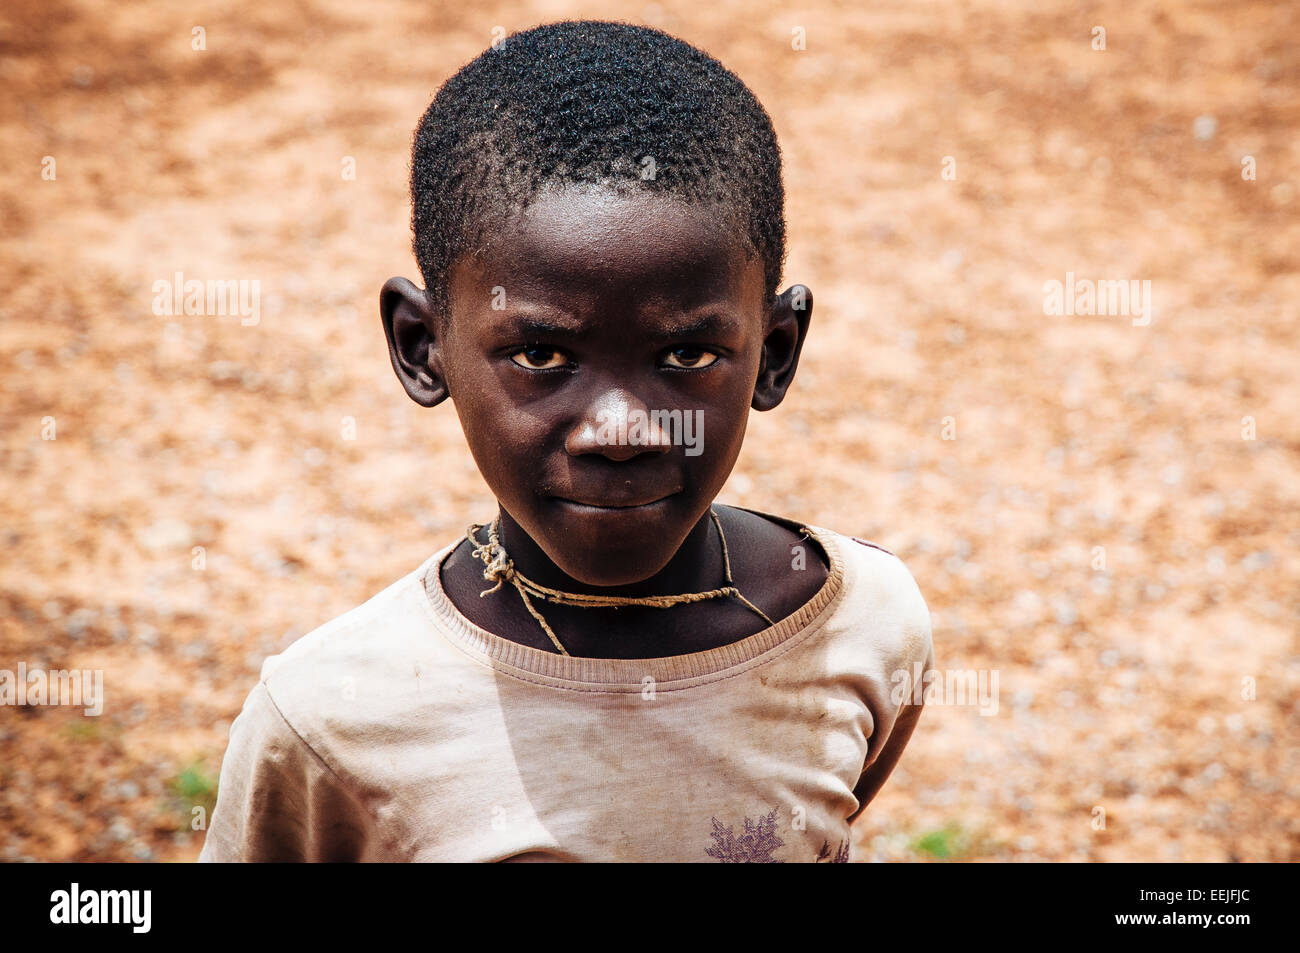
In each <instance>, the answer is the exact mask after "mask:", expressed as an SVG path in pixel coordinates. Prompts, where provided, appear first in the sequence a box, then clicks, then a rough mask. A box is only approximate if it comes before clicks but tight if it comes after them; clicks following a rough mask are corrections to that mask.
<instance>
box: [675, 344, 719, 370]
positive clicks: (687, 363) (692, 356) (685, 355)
mask: <svg viewBox="0 0 1300 953" xmlns="http://www.w3.org/2000/svg"><path fill="white" fill-rule="evenodd" d="M717 359H718V355H716V354H714V353H713V352H712V351H706V350H704V348H702V347H675V348H673V349H672V350H671V351H669V352H668V353H667V355H665V357H664V363H665V364H667V365H668V366H669V367H685V368H699V367H708V366H709V365H710V364H712V363H713V362H714V361H716V360H717Z"/></svg>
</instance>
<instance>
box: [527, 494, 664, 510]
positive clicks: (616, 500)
mask: <svg viewBox="0 0 1300 953" xmlns="http://www.w3.org/2000/svg"><path fill="white" fill-rule="evenodd" d="M678 492H679V491H677V490H673V491H671V492H668V493H661V492H654V493H647V492H640V493H636V494H631V493H619V494H608V495H604V494H600V495H598V494H579V493H572V494H569V495H567V496H561V495H559V494H555V495H554V497H553V498H554V499H556V500H558V501H559V502H561V503H569V504H572V505H574V506H586V507H590V508H592V509H600V510H630V509H635V508H637V507H640V506H650V505H652V504H655V503H660V502H662V501H664V500H666V499H668V498H669V497H671V496H676V495H677V493H678Z"/></svg>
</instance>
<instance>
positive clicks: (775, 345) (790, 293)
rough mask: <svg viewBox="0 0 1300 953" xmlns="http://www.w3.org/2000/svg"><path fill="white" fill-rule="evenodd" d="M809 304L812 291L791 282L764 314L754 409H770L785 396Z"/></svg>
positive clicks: (805, 328)
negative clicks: (768, 311)
mask: <svg viewBox="0 0 1300 953" xmlns="http://www.w3.org/2000/svg"><path fill="white" fill-rule="evenodd" d="M812 305H813V301H812V292H811V291H809V290H808V288H807V287H806V286H804V285H791V286H790V287H789V288H787V289H786V290H785V293H784V294H780V295H777V298H776V301H775V302H774V303H773V305H772V311H771V313H770V315H769V317H768V325H767V327H768V331H767V337H765V338H764V339H763V358H762V361H761V362H760V363H759V366H758V380H757V382H755V384H754V399H753V400H752V401H751V402H750V406H751V407H753V408H754V409H755V410H771V409H772V408H773V407H775V406H776V405H777V404H779V403H781V401H783V400H784V399H785V392H786V391H787V390H789V389H790V383H791V381H793V380H794V372H795V369H796V368H798V366H799V352H800V351H802V350H803V342H804V338H806V337H807V336H808V322H809V321H810V320H811V319H812Z"/></svg>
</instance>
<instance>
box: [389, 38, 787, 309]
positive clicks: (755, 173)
mask: <svg viewBox="0 0 1300 953" xmlns="http://www.w3.org/2000/svg"><path fill="white" fill-rule="evenodd" d="M551 182H560V183H579V182H588V183H600V184H605V185H609V186H611V187H615V188H617V189H619V190H620V191H624V192H625V191H626V189H627V188H628V187H629V186H628V183H635V186H634V187H642V188H646V189H649V190H652V191H656V192H666V193H669V194H670V195H671V196H673V197H675V198H680V199H683V200H685V201H688V202H692V203H695V202H708V201H712V202H716V203H718V205H719V208H720V209H721V210H723V211H724V212H725V213H726V215H727V219H728V220H729V221H730V222H732V223H733V224H734V226H735V227H736V228H737V230H738V231H739V232H740V234H741V235H742V236H743V237H744V238H747V239H748V244H749V246H750V248H751V253H752V254H757V255H758V256H760V257H761V258H762V261H763V271H764V281H765V292H766V293H765V304H767V305H770V304H771V302H772V300H773V299H774V297H775V294H776V288H777V284H778V283H779V282H780V280H781V268H782V266H783V265H784V263H785V208H784V206H785V195H784V189H783V187H782V183H781V150H780V147H779V146H778V144H777V141H776V132H775V130H774V129H773V128H772V120H771V118H770V117H769V116H768V114H767V112H766V111H765V110H764V109H763V106H762V105H761V104H760V103H759V101H758V98H757V97H756V96H755V95H754V94H753V92H751V91H750V89H749V87H748V86H746V85H745V84H744V83H743V82H742V81H741V80H740V78H739V77H737V76H736V75H735V74H734V73H732V72H731V71H730V70H728V69H727V68H726V67H724V66H723V65H722V64H721V63H719V62H718V61H717V60H715V59H713V58H712V57H711V56H709V55H708V54H706V53H704V52H702V51H701V50H698V49H696V48H695V47H693V46H691V45H690V44H688V43H684V42H683V41H681V40H679V39H676V38H675V37H672V36H669V35H668V34H667V33H664V32H662V31H661V30H655V29H652V28H650V27H644V26H635V25H632V24H628V23H621V22H613V21H606V20H565V21H561V22H558V23H548V24H544V25H542V26H538V27H534V28H533V29H530V30H525V31H523V32H518V33H513V34H511V35H510V36H508V37H506V38H505V39H504V40H503V41H501V42H500V43H499V44H497V45H496V46H494V47H493V48H490V49H488V50H485V51H484V52H483V53H482V54H480V55H479V56H478V57H477V58H476V59H474V60H472V61H471V62H470V63H468V64H467V65H466V66H464V67H463V68H462V69H461V70H460V71H459V72H457V73H456V74H455V75H454V76H452V77H451V78H450V79H448V80H447V82H446V83H444V84H443V86H442V88H441V89H439V90H438V93H437V95H436V96H435V97H434V99H433V102H432V103H431V104H430V106H429V108H428V110H427V111H426V112H425V114H424V116H423V118H422V119H421V120H420V125H419V127H418V128H417V129H416V132H415V144H414V148H413V149H412V156H411V203H412V206H413V211H412V216H411V218H412V221H411V225H412V230H413V232H414V240H413V248H414V252H415V258H416V261H417V262H418V263H419V266H420V273H421V275H422V276H423V278H424V283H425V287H426V288H427V289H428V291H429V296H430V301H431V304H433V305H434V306H435V308H436V309H437V310H438V312H439V314H440V315H445V314H446V313H447V311H448V305H449V301H448V297H447V290H446V289H447V279H448V274H449V272H450V270H451V267H452V265H453V264H454V263H455V261H456V260H457V259H458V258H459V257H460V256H461V255H462V254H464V253H466V252H473V251H476V250H478V249H479V248H480V247H481V246H482V244H483V242H484V239H485V238H486V237H487V235H489V234H490V229H491V228H492V227H493V225H494V224H495V225H499V224H501V223H502V222H503V221H504V220H506V219H508V217H509V216H510V215H511V214H512V213H514V212H517V211H518V210H521V209H523V208H525V207H527V205H528V203H529V202H530V201H531V199H532V198H533V196H535V195H536V194H537V192H538V191H539V189H541V188H542V186H544V185H547V184H549V183H551Z"/></svg>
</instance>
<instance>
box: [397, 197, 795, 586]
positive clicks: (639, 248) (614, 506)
mask: <svg viewBox="0 0 1300 953" xmlns="http://www.w3.org/2000/svg"><path fill="white" fill-rule="evenodd" d="M721 221H722V219H721V217H720V216H718V215H716V214H713V215H711V214H710V213H709V211H708V210H707V209H706V208H702V207H698V206H692V205H688V204H685V203H682V202H680V201H677V200H674V199H671V198H668V197H666V196H663V195H657V194H654V193H648V192H635V193H633V194H631V195H629V196H626V197H622V196H619V195H617V194H616V193H615V192H613V191H612V190H608V189H600V188H595V187H585V188H584V187H572V186H570V187H566V188H562V189H558V190H551V191H544V192H543V193H541V194H539V195H538V196H537V197H536V199H535V200H534V202H533V203H532V204H531V205H530V206H529V208H528V209H527V211H526V212H525V213H523V214H522V215H521V216H519V217H518V218H517V219H516V221H515V222H514V223H513V224H511V225H510V226H509V227H507V228H504V229H502V230H501V231H499V232H498V233H497V234H496V235H495V236H494V238H493V240H492V241H491V243H490V245H489V247H488V248H487V249H486V250H485V251H484V253H482V254H481V255H479V256H477V257H468V256H467V257H464V258H462V259H461V260H460V261H458V262H457V264H456V265H455V267H454V268H453V269H452V273H451V279H450V286H449V288H448V298H449V300H450V302H451V306H450V316H449V320H447V321H445V322H438V321H437V320H435V315H433V314H432V312H431V309H430V308H429V306H428V303H427V300H426V298H425V295H424V293H423V292H421V291H419V289H416V288H414V286H412V285H410V283H409V282H406V281H404V280H403V279H393V280H391V281H390V282H389V283H388V284H387V285H386V286H385V289H384V294H383V296H382V298H381V310H382V311H383V313H384V323H385V327H386V329H387V331H388V334H389V342H390V351H391V353H392V358H393V364H394V368H395V369H396V370H397V373H398V377H399V378H400V379H401V380H402V382H403V385H404V386H405V387H406V389H407V391H408V393H410V395H411V396H412V397H413V398H414V399H415V400H416V401H418V402H419V403H422V404H425V405H428V406H432V405H433V404H436V403H438V402H440V401H441V400H442V399H443V398H444V397H446V396H451V398H452V399H453V402H454V403H455V406H456V411H457V413H458V414H459V416H460V421H461V425H462V427H463V428H464V431H465V436H466V439H467V441H468V443H469V447H470V450H471V452H472V453H473V455H474V460H475V462H476V463H477V465H478V468H479V470H480V472H481V473H482V474H483V478H484V479H485V480H486V481H487V483H488V486H489V487H491V489H492V491H493V493H494V494H495V495H496V497H497V499H498V501H499V502H500V504H501V506H502V507H503V509H504V510H505V511H506V513H507V514H508V515H509V516H510V517H511V518H513V520H514V521H515V522H516V523H518V524H519V526H520V527H521V528H522V529H523V530H524V531H525V532H527V533H528V535H529V536H530V537H531V538H532V540H533V541H534V542H535V543H536V544H537V545H538V546H539V547H540V548H541V549H542V550H543V551H544V552H545V554H546V555H547V556H548V557H549V558H550V560H551V561H552V562H553V563H554V564H555V565H556V567H558V568H559V569H560V570H562V571H563V572H564V573H566V574H567V575H568V576H570V577H571V578H573V579H575V580H578V581H579V582H582V583H585V584H587V585H589V586H617V585H627V584H629V583H634V582H638V581H641V580H643V579H647V578H649V577H650V576H653V575H654V574H655V573H657V572H659V571H660V570H661V569H663V568H664V566H666V565H667V564H668V562H669V560H670V559H671V558H672V557H673V555H674V554H675V553H676V552H677V550H678V548H679V547H680V546H681V544H682V542H683V541H684V540H685V539H686V537H687V535H688V534H689V533H690V532H691V530H692V529H693V528H694V527H695V526H696V525H697V523H699V521H700V520H701V519H702V518H703V517H704V516H705V515H706V514H707V512H708V509H709V506H710V504H711V503H712V502H713V500H714V498H715V497H716V496H717V494H718V491H719V490H720V489H721V488H722V485H723V484H724V483H725V482H726V479H727V477H728V475H729V474H730V473H731V469H732V466H733V465H734V464H735V461H736V457H737V456H738V455H739V453H740V447H741V443H742V441H743V439H744V436H745V426H746V422H747V419H748V416H749V409H750V407H751V406H753V407H756V408H758V409H760V410H767V409H770V408H771V407H774V406H776V405H777V404H778V403H780V401H781V399H782V397H783V396H784V394H785V390H786V388H787V387H788V386H789V383H790V380H791V379H792V378H793V376H794V370H795V366H796V364H797V362H798V354H799V349H800V347H801V346H802V343H803V338H804V335H805V334H806V331H807V326H808V318H809V316H810V313H811V295H810V294H808V293H807V289H805V288H802V286H796V287H795V288H792V289H791V290H790V291H787V292H786V293H785V294H784V295H782V296H780V297H779V298H778V299H777V304H776V306H775V307H774V308H772V309H770V310H765V309H764V306H763V298H764V283H763V267H762V262H761V260H760V259H759V258H758V257H757V256H753V257H750V256H748V255H747V254H746V246H744V245H742V244H739V243H738V242H737V240H736V238H735V236H734V234H733V233H731V232H729V231H728V230H727V229H726V228H725V227H724V226H722V225H720V224H719V223H720V222H721ZM800 305H801V307H800ZM660 414H662V416H660Z"/></svg>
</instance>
